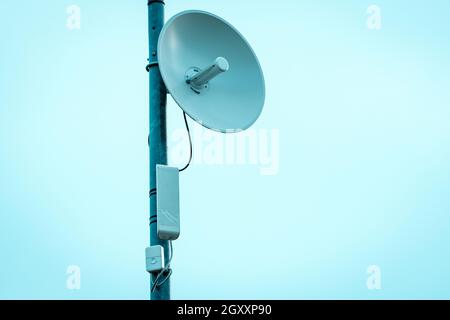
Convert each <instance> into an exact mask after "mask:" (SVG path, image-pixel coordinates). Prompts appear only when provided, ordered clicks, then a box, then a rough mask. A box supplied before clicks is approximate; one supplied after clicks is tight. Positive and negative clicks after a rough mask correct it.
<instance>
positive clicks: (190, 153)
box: [178, 111, 192, 172]
mask: <svg viewBox="0 0 450 320" xmlns="http://www.w3.org/2000/svg"><path fill="white" fill-rule="evenodd" d="M183 117H184V124H185V125H186V130H187V133H188V136H189V162H188V163H187V165H186V166H185V167H184V168H183V169H180V170H178V171H179V172H182V171H184V170H186V169H187V168H188V167H189V165H190V164H191V161H192V138H191V131H190V130H189V124H188V122H187V118H186V112H184V111H183Z"/></svg>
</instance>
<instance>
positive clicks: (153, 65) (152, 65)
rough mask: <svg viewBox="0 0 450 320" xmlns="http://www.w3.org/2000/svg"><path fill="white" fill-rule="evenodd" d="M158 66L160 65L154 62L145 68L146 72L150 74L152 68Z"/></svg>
mask: <svg viewBox="0 0 450 320" xmlns="http://www.w3.org/2000/svg"><path fill="white" fill-rule="evenodd" d="M157 65H158V61H152V62H150V63H149V64H148V65H147V66H146V67H145V70H147V72H150V68H151V67H155V66H157Z"/></svg>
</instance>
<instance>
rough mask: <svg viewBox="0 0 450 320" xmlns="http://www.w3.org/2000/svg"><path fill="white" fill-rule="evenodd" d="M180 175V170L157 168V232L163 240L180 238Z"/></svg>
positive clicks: (164, 167) (161, 166) (158, 166)
mask: <svg viewBox="0 0 450 320" xmlns="http://www.w3.org/2000/svg"><path fill="white" fill-rule="evenodd" d="M179 176H180V173H179V171H178V168H173V167H168V166H164V165H157V166H156V201H157V219H158V220H157V227H156V228H157V232H158V238H159V239H161V240H176V239H178V237H179V236H180V183H179Z"/></svg>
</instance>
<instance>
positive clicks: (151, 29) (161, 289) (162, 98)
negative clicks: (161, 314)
mask: <svg viewBox="0 0 450 320" xmlns="http://www.w3.org/2000/svg"><path fill="white" fill-rule="evenodd" d="M147 6H148V36H149V50H150V54H149V64H148V66H147V70H148V72H149V81H150V83H149V85H150V88H149V89H150V96H149V99H150V109H149V127H150V135H149V137H148V144H149V152H150V157H149V158H150V246H156V245H160V246H162V247H163V248H164V260H165V261H169V242H168V241H163V240H160V239H159V238H158V234H157V231H156V221H157V220H156V219H157V217H156V210H157V209H156V192H157V190H156V165H157V164H167V133H166V102H167V89H166V86H165V84H164V82H163V80H162V78H161V73H160V71H159V65H158V56H157V49H158V38H159V34H160V32H161V29H162V27H163V26H164V1H163V0H147ZM152 191H156V192H152ZM156 276H157V274H151V276H150V279H151V283H150V290H151V287H152V284H153V283H154V281H156ZM150 299H151V300H170V279H168V280H167V281H165V282H164V283H163V284H162V285H161V286H156V288H155V290H154V292H151V293H150Z"/></svg>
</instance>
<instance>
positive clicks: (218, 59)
mask: <svg viewBox="0 0 450 320" xmlns="http://www.w3.org/2000/svg"><path fill="white" fill-rule="evenodd" d="M158 62H159V68H160V71H161V75H162V78H163V80H164V83H165V84H166V87H167V89H168V91H169V92H170V94H171V95H172V97H173V98H174V100H175V101H176V102H177V104H178V105H179V106H180V107H181V108H182V109H183V110H184V111H185V112H186V113H187V114H188V115H189V116H190V117H191V118H192V119H194V120H195V121H197V122H199V123H200V124H201V125H203V126H205V127H207V128H209V129H212V130H216V131H220V132H236V131H241V130H245V129H247V128H248V127H250V126H251V125H252V124H253V123H254V122H255V121H256V120H257V119H258V117H259V115H260V114H261V111H262V108H263V106H264V100H265V86H264V76H263V73H262V70H261V67H260V64H259V62H258V58H257V57H256V55H255V53H254V52H253V50H252V48H251V47H250V45H249V44H248V42H247V41H246V40H245V38H244V37H243V36H242V35H241V34H240V33H239V32H238V31H237V30H236V29H235V28H234V27H233V26H232V25H231V24H229V23H228V22H226V21H225V20H223V19H222V18H220V17H217V16H216V15H213V14H211V13H208V12H204V11H184V12H181V13H179V14H177V15H175V16H174V17H172V18H171V19H170V20H169V21H168V22H167V23H166V24H165V26H164V28H163V30H162V31H161V34H160V37H159V42H158Z"/></svg>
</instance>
